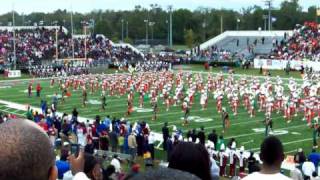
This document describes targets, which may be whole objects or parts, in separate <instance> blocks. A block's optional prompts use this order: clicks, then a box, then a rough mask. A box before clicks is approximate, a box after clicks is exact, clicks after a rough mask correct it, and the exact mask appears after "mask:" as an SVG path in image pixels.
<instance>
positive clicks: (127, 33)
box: [126, 21, 129, 39]
mask: <svg viewBox="0 0 320 180" xmlns="http://www.w3.org/2000/svg"><path fill="white" fill-rule="evenodd" d="M126 38H127V39H128V38H129V22H128V21H127V22H126Z"/></svg>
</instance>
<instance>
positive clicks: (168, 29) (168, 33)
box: [166, 20, 170, 46]
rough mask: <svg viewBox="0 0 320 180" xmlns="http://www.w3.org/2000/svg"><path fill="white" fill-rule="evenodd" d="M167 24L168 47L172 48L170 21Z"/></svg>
mask: <svg viewBox="0 0 320 180" xmlns="http://www.w3.org/2000/svg"><path fill="white" fill-rule="evenodd" d="M166 24H167V46H170V27H169V21H168V20H166Z"/></svg>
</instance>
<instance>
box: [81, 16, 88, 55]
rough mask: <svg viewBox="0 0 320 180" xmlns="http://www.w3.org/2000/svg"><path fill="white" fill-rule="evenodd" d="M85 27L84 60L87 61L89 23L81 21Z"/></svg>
mask: <svg viewBox="0 0 320 180" xmlns="http://www.w3.org/2000/svg"><path fill="white" fill-rule="evenodd" d="M81 23H82V25H83V31H84V59H85V60H87V27H88V22H87V21H81Z"/></svg>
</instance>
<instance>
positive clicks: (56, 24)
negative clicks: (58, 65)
mask: <svg viewBox="0 0 320 180" xmlns="http://www.w3.org/2000/svg"><path fill="white" fill-rule="evenodd" d="M53 25H54V26H56V27H55V29H56V61H57V62H58V56H59V51H58V27H57V26H58V21H53Z"/></svg>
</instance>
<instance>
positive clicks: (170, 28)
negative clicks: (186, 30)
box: [168, 5, 173, 48]
mask: <svg viewBox="0 0 320 180" xmlns="http://www.w3.org/2000/svg"><path fill="white" fill-rule="evenodd" d="M172 9H173V8H172V5H170V6H169V7H168V10H169V30H170V31H169V32H170V33H169V46H170V48H172Z"/></svg>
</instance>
